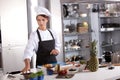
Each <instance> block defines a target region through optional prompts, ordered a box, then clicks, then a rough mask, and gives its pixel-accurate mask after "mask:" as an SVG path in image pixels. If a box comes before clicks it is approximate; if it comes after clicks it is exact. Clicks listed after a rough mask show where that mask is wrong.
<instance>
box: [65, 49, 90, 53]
mask: <svg viewBox="0 0 120 80" xmlns="http://www.w3.org/2000/svg"><path fill="white" fill-rule="evenodd" d="M84 50H89V48H79V49H67V50H65V52H66V53H69V52H76V51H84Z"/></svg>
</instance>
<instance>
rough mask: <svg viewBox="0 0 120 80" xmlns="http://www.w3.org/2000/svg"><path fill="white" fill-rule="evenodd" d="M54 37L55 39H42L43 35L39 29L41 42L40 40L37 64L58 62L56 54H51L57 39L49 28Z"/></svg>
mask: <svg viewBox="0 0 120 80" xmlns="http://www.w3.org/2000/svg"><path fill="white" fill-rule="evenodd" d="M48 31H49V32H50V34H51V36H52V38H53V40H47V41H41V36H40V33H39V31H38V30H37V34H38V38H39V42H38V50H37V52H36V54H37V59H36V66H37V65H44V64H49V63H56V62H57V60H56V57H55V55H51V54H50V52H51V51H52V50H53V49H55V39H54V37H53V35H52V33H51V31H50V30H48Z"/></svg>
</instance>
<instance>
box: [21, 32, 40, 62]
mask: <svg viewBox="0 0 120 80" xmlns="http://www.w3.org/2000/svg"><path fill="white" fill-rule="evenodd" d="M35 35H36V34H35V32H33V33H31V34H30V38H29V40H28V43H27V45H26V48H25V50H24V55H23V59H26V58H28V59H30V60H31V58H32V56H33V54H34V53H35V52H36V51H37V46H38V45H37V43H36V42H37V41H36V36H35Z"/></svg>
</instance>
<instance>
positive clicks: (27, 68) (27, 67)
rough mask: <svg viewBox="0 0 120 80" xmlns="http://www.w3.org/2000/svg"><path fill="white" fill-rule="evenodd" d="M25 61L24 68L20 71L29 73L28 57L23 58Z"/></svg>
mask: <svg viewBox="0 0 120 80" xmlns="http://www.w3.org/2000/svg"><path fill="white" fill-rule="evenodd" d="M24 62H25V67H24V69H23V70H22V73H23V74H24V73H29V72H30V60H29V59H25V60H24Z"/></svg>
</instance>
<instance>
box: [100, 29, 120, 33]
mask: <svg viewBox="0 0 120 80" xmlns="http://www.w3.org/2000/svg"><path fill="white" fill-rule="evenodd" d="M117 30H120V28H101V29H100V31H101V32H109V31H117Z"/></svg>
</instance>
